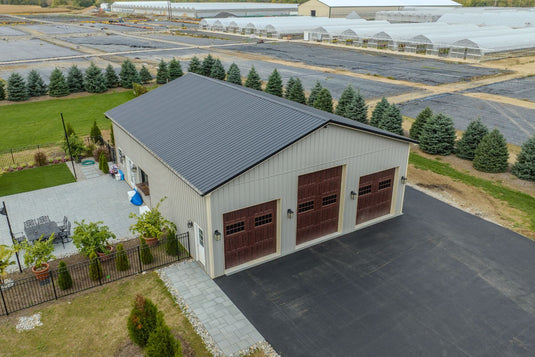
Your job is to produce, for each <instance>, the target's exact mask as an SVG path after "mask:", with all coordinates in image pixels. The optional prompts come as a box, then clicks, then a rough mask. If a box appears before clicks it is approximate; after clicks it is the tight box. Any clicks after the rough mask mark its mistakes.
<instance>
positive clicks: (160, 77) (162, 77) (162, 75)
mask: <svg viewBox="0 0 535 357" xmlns="http://www.w3.org/2000/svg"><path fill="white" fill-rule="evenodd" d="M168 81H169V68H168V67H167V63H165V61H164V60H163V59H162V60H161V61H160V64H159V65H158V71H157V72H156V83H158V84H165V83H167V82H168Z"/></svg>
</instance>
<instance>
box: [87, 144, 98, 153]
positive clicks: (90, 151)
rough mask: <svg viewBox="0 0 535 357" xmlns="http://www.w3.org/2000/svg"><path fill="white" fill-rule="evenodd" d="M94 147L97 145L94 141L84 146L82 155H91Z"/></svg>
mask: <svg viewBox="0 0 535 357" xmlns="http://www.w3.org/2000/svg"><path fill="white" fill-rule="evenodd" d="M96 148H97V146H96V145H95V143H89V145H88V146H87V147H86V148H85V153H84V156H92V155H93V152H95V149H96Z"/></svg>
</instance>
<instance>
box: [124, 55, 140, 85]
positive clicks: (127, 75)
mask: <svg viewBox="0 0 535 357" xmlns="http://www.w3.org/2000/svg"><path fill="white" fill-rule="evenodd" d="M119 77H120V78H121V87H123V88H132V87H133V84H134V83H138V84H139V83H141V78H139V73H138V72H137V69H136V67H135V66H134V64H133V63H132V61H130V60H129V59H127V60H125V61H124V62H123V64H122V65H121V72H120V73H119Z"/></svg>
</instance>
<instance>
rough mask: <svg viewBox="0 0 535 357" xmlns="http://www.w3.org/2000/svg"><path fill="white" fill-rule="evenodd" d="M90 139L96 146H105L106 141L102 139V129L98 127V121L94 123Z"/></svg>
mask: <svg viewBox="0 0 535 357" xmlns="http://www.w3.org/2000/svg"><path fill="white" fill-rule="evenodd" d="M89 137H90V138H91V140H92V141H93V142H94V143H95V144H99V145H102V144H104V139H103V138H102V133H101V131H100V128H99V127H98V125H97V121H96V120H95V121H93V126H92V127H91V132H90V134H89Z"/></svg>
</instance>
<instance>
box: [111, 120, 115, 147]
mask: <svg viewBox="0 0 535 357" xmlns="http://www.w3.org/2000/svg"><path fill="white" fill-rule="evenodd" d="M110 141H111V144H112V145H113V146H115V134H113V123H110Z"/></svg>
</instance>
